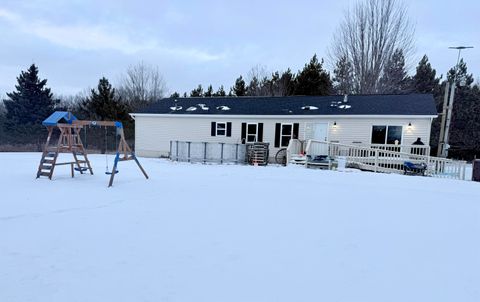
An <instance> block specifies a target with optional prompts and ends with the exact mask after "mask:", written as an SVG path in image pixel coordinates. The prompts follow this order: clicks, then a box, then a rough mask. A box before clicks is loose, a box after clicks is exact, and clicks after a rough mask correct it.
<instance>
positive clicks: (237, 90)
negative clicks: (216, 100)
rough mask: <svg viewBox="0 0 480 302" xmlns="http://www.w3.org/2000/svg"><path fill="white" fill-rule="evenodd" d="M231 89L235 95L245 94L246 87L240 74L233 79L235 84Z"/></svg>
mask: <svg viewBox="0 0 480 302" xmlns="http://www.w3.org/2000/svg"><path fill="white" fill-rule="evenodd" d="M232 90H233V93H234V94H235V95H236V96H245V95H246V94H247V87H246V85H245V80H243V77H242V76H240V77H239V78H237V79H236V80H235V86H234V87H233V88H232Z"/></svg>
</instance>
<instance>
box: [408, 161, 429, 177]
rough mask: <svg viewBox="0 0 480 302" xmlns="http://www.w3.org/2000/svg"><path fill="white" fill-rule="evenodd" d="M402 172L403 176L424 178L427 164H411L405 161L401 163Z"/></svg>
mask: <svg viewBox="0 0 480 302" xmlns="http://www.w3.org/2000/svg"><path fill="white" fill-rule="evenodd" d="M403 172H404V174H417V175H423V176H425V173H426V172H427V164H426V163H418V164H415V163H412V162H409V161H406V162H404V163H403Z"/></svg>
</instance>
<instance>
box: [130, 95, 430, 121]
mask: <svg viewBox="0 0 480 302" xmlns="http://www.w3.org/2000/svg"><path fill="white" fill-rule="evenodd" d="M346 99H347V101H346V102H345V101H344V100H345V97H344V96H342V95H335V96H287V97H209V98H206V97H195V98H165V99H162V100H159V101H157V102H155V103H154V104H152V105H150V106H149V107H146V108H144V109H143V110H139V111H137V112H136V113H150V114H181V115H185V114H191V115H201V114H216V115H432V116H436V115H437V110H436V107H435V101H434V99H433V96H432V95H431V94H403V95H385V94H377V95H349V96H348V97H347V98H346Z"/></svg>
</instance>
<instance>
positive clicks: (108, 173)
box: [105, 170, 118, 175]
mask: <svg viewBox="0 0 480 302" xmlns="http://www.w3.org/2000/svg"><path fill="white" fill-rule="evenodd" d="M117 173H118V170H115V172H113V174H117ZM105 174H107V175H112V172H110V171H107V172H105Z"/></svg>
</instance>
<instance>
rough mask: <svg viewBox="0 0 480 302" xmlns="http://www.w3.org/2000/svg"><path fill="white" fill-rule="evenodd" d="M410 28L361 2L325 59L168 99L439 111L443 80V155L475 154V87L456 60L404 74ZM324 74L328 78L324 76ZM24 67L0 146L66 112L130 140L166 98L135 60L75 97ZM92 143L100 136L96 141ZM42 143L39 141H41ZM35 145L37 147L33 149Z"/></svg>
mask: <svg viewBox="0 0 480 302" xmlns="http://www.w3.org/2000/svg"><path fill="white" fill-rule="evenodd" d="M413 41H414V28H413V26H412V22H411V21H410V20H409V18H408V12H407V9H406V7H405V6H404V5H403V3H402V2H401V1H400V0H363V1H359V2H356V3H355V4H354V5H353V6H352V7H350V8H349V9H348V10H346V12H345V15H344V18H343V20H341V22H340V24H339V25H338V28H337V31H336V32H335V34H334V37H333V39H332V43H331V45H330V47H329V51H328V56H327V58H326V59H327V63H328V66H329V67H330V68H329V69H327V68H326V67H325V66H326V64H327V63H325V60H324V59H323V58H321V59H319V58H318V57H317V55H316V54H314V55H313V57H312V58H311V59H310V60H309V61H308V62H307V63H306V64H305V65H304V66H303V68H301V69H300V70H298V71H297V72H292V69H291V68H287V69H286V70H283V71H274V72H267V71H266V67H263V66H261V65H257V66H255V67H253V68H251V70H250V71H249V72H248V73H247V74H246V76H245V77H244V76H243V75H240V76H239V77H238V78H236V79H235V80H234V81H233V83H232V84H233V85H232V86H231V87H229V88H228V87H227V88H225V87H224V86H223V85H222V86H220V87H218V89H216V90H214V88H213V87H212V85H208V86H207V87H206V88H204V87H203V86H202V85H198V86H197V87H195V88H193V89H192V90H191V91H189V92H188V93H187V92H184V93H183V94H182V95H181V94H180V93H178V92H174V93H173V94H171V95H170V96H171V97H175V98H179V97H187V96H190V97H243V96H290V95H330V94H341V95H342V94H408V93H429V94H433V96H434V98H435V101H436V104H437V110H438V112H439V113H440V112H441V111H442V103H443V95H444V93H445V87H446V83H447V81H450V82H452V81H453V79H454V78H455V74H457V77H456V79H457V80H456V83H455V85H456V94H455V103H454V108H453V116H452V122H451V128H450V145H452V147H453V148H452V150H451V151H450V152H449V154H450V155H451V156H454V157H459V158H472V157H473V156H475V155H476V156H480V154H479V152H480V131H478V129H480V114H478V112H480V87H479V83H474V78H473V75H472V74H469V73H468V70H467V64H466V62H464V61H463V60H461V61H460V63H459V66H458V69H456V68H455V67H452V68H451V69H450V70H449V71H448V72H447V73H446V76H445V78H444V77H443V76H442V75H440V76H439V75H437V72H436V70H435V69H434V68H433V67H432V66H431V64H430V62H429V59H428V57H427V55H424V56H423V57H422V59H421V60H420V61H419V62H418V64H416V68H415V71H414V73H413V74H412V75H410V74H409V68H408V66H410V65H411V62H412V51H413V48H414V45H413ZM329 70H331V72H329ZM46 84H47V80H46V79H40V77H39V76H38V68H37V66H35V65H32V66H30V68H29V69H27V70H26V71H22V72H21V74H20V75H19V77H18V78H17V85H16V87H15V91H13V92H10V93H7V98H6V99H5V100H4V102H3V104H2V103H0V138H1V140H0V141H1V142H2V143H3V144H4V143H16V144H23V143H27V142H34V141H35V139H38V138H39V137H40V138H42V137H43V136H42V135H41V134H42V133H43V132H42V131H43V130H42V127H41V126H40V125H41V122H42V120H43V119H44V118H46V117H47V116H48V115H49V114H50V113H51V112H52V111H53V110H68V111H71V112H73V113H74V114H75V115H77V116H78V117H79V118H82V119H94V120H121V121H122V122H124V123H125V124H126V129H125V130H126V135H127V138H132V137H133V126H132V125H133V124H132V121H131V120H130V117H129V115H128V113H129V112H133V111H136V110H138V109H139V108H141V107H143V106H148V105H149V104H151V103H152V102H155V101H157V100H159V99H161V98H163V97H164V96H166V86H165V81H164V79H163V77H162V75H161V73H160V71H159V69H158V67H155V66H151V65H147V64H144V63H143V62H141V63H139V64H137V65H134V66H130V67H129V68H128V70H127V71H126V73H125V74H124V75H123V76H122V78H121V81H120V84H119V85H118V87H113V86H112V85H111V84H110V82H109V80H108V79H106V78H101V79H99V81H98V85H97V87H96V88H94V89H90V90H88V91H86V92H84V93H81V94H78V95H75V96H55V95H54V94H53V93H52V91H51V90H50V88H47V86H46ZM439 124H440V118H437V119H435V120H434V122H433V125H432V133H431V141H430V144H431V146H432V149H435V148H436V146H437V145H438V136H439V128H440V125H439ZM98 141H100V138H99V139H98ZM41 142H43V140H42V141H41ZM41 142H40V141H39V142H38V145H40V143H41Z"/></svg>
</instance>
